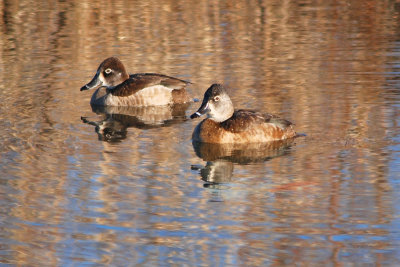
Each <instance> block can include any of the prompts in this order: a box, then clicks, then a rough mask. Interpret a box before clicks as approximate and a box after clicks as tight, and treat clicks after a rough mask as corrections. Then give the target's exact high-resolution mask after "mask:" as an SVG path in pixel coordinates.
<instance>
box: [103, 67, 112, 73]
mask: <svg viewBox="0 0 400 267" xmlns="http://www.w3.org/2000/svg"><path fill="white" fill-rule="evenodd" d="M104 72H105V73H106V74H110V73H111V72H112V70H111V69H110V68H108V69H106V70H105V71H104Z"/></svg>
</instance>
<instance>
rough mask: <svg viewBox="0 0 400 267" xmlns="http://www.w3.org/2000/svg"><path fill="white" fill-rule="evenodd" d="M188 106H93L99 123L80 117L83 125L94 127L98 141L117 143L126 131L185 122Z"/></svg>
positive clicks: (124, 135) (125, 134)
mask: <svg viewBox="0 0 400 267" xmlns="http://www.w3.org/2000/svg"><path fill="white" fill-rule="evenodd" d="M189 105H190V104H188V103H187V104H175V105H167V106H151V107H114V106H95V105H92V111H93V112H95V113H96V114H98V115H100V118H101V119H100V120H99V121H93V120H91V119H90V118H88V117H81V120H82V122H83V123H86V124H89V125H93V126H95V131H96V133H97V134H98V137H99V140H100V141H106V142H118V141H121V140H123V139H125V138H126V136H127V129H128V128H130V127H134V128H138V129H150V128H157V127H163V126H169V125H173V124H176V123H180V122H183V121H185V120H186V115H185V111H186V109H187V108H188V107H189Z"/></svg>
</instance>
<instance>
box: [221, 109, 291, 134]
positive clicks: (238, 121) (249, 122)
mask: <svg viewBox="0 0 400 267" xmlns="http://www.w3.org/2000/svg"><path fill="white" fill-rule="evenodd" d="M263 123H271V124H273V125H276V126H278V127H279V128H281V129H282V130H284V129H286V128H287V127H289V126H290V125H292V123H291V122H290V121H288V120H285V119H282V118H279V117H278V116H276V115H273V114H269V113H261V112H257V111H254V110H247V109H239V110H236V111H235V112H234V113H233V115H232V117H231V118H229V119H228V120H226V121H224V122H222V126H223V127H224V128H225V129H226V130H229V131H232V132H243V131H246V130H248V129H249V128H250V127H251V126H253V125H254V124H263Z"/></svg>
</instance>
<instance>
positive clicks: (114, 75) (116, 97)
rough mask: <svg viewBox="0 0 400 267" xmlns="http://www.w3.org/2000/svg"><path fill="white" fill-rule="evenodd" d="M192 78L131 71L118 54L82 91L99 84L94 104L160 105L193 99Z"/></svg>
mask: <svg viewBox="0 0 400 267" xmlns="http://www.w3.org/2000/svg"><path fill="white" fill-rule="evenodd" d="M189 84H191V83H190V82H188V81H185V80H181V79H178V78H174V77H170V76H167V75H163V74H158V73H136V74H131V75H129V74H128V73H127V71H126V69H125V67H124V65H123V64H122V62H121V60H119V59H118V58H117V57H109V58H107V59H105V60H104V61H103V62H102V63H101V64H100V66H99V67H98V68H97V71H96V74H95V75H94V77H93V79H92V80H91V81H90V82H89V83H87V84H86V85H84V86H82V87H81V89H80V91H85V90H89V89H93V88H98V87H99V88H98V89H97V90H96V91H95V92H94V93H93V95H92V98H91V100H90V104H91V105H97V106H136V107H141V106H160V105H169V104H184V103H188V102H191V99H190V97H189V94H188V93H187V91H186V86H187V85H189Z"/></svg>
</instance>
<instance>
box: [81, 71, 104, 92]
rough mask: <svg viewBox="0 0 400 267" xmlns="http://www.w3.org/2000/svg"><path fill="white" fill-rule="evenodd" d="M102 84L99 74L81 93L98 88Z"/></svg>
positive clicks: (83, 87)
mask: <svg viewBox="0 0 400 267" xmlns="http://www.w3.org/2000/svg"><path fill="white" fill-rule="evenodd" d="M101 84H102V82H101V80H100V79H99V74H96V75H95V76H94V77H93V79H92V80H91V81H90V82H89V83H88V84H86V85H84V86H82V88H81V91H85V90H90V89H93V88H96V87H98V86H100V85H101Z"/></svg>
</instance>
